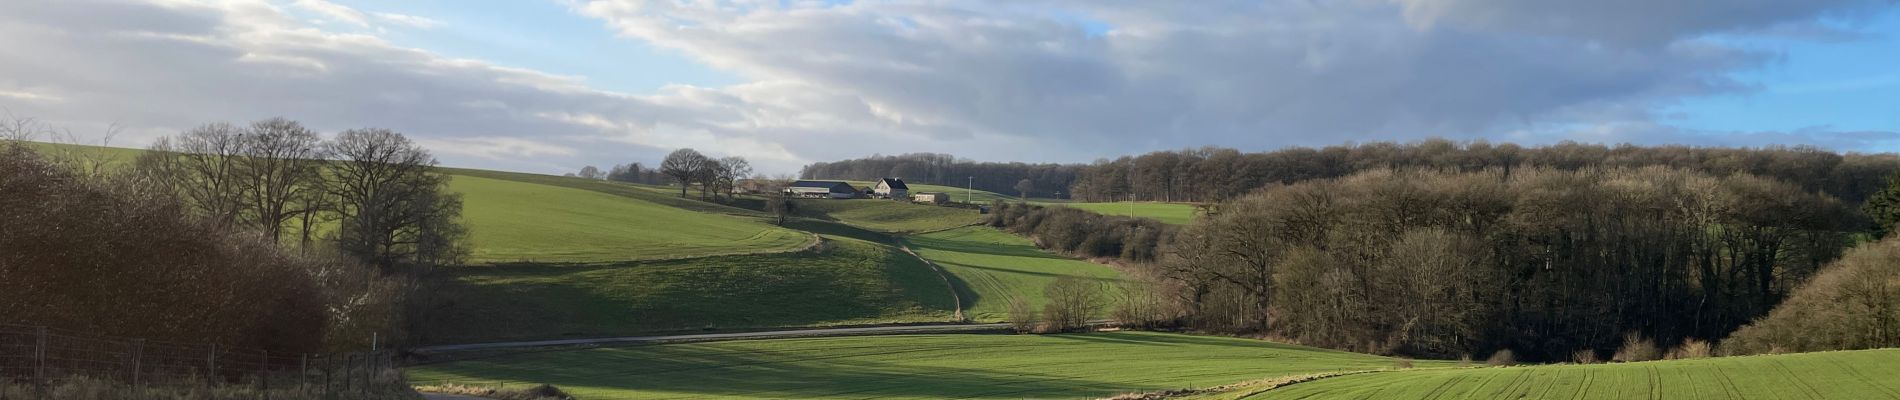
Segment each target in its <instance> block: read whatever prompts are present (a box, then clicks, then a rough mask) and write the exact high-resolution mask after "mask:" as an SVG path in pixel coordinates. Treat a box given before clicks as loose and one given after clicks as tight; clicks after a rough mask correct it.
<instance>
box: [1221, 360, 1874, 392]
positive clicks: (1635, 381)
mask: <svg viewBox="0 0 1900 400" xmlns="http://www.w3.org/2000/svg"><path fill="white" fill-rule="evenodd" d="M1246 398H1248V399H1266V400H1272V399H1364V398H1405V399H1423V398H1438V399H1505V398H1510V399H1744V398H1776V399H1874V398H1887V399H1891V398H1900V349H1886V350H1865V351H1835V352H1820V353H1802V354H1782V355H1767V356H1745V357H1722V358H1703V359H1689V360H1673V361H1650V362H1639V363H1624V364H1588V365H1551V366H1529V367H1509V368H1457V369H1417V370H1408V371H1389V372H1377V373H1369V374H1358V375H1350V376H1341V377H1335V378H1326V379H1321V380H1317V381H1312V382H1306V383H1301V384H1298V385H1291V386H1287V387H1283V388H1279V389H1273V390H1268V391H1266V392H1264V393H1260V394H1258V395H1254V396H1251V397H1246Z"/></svg>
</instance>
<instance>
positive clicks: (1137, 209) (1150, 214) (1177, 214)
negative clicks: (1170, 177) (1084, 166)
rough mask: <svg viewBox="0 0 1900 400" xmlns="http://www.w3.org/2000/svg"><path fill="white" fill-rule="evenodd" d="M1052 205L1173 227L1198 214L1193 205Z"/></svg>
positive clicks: (1192, 220)
mask: <svg viewBox="0 0 1900 400" xmlns="http://www.w3.org/2000/svg"><path fill="white" fill-rule="evenodd" d="M1052 205H1061V206H1066V207H1075V208H1080V209H1084V210H1089V211H1094V212H1096V213H1098V214H1103V215H1126V216H1131V217H1143V218H1154V219H1156V220H1160V221H1161V222H1164V223H1169V224H1175V225H1187V224H1188V223H1190V222H1194V216H1195V214H1199V213H1200V210H1196V209H1195V208H1194V205H1193V204H1187V203H1153V202H1136V203H1127V202H1122V203H1059V204H1052Z"/></svg>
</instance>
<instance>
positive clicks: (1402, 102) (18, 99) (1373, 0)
mask: <svg viewBox="0 0 1900 400" xmlns="http://www.w3.org/2000/svg"><path fill="white" fill-rule="evenodd" d="M1896 6H1900V4H1897V3H1896V2H1895V1H1892V0H1788V1H1783V0H1677V1H1652V0H1602V1H1589V2H1579V1H1571V0H1328V1H1315V0H1255V1H1218V0H1208V1H1194V2H1158V1H1137V0H1094V1H1068V0H1014V1H982V0H972V1H801V0H731V1H695V0H660V1H642V0H509V1H474V0H470V1H459V0H383V1H368V0H211V1H191V0H65V1H51V0H0V10H5V12H0V117H5V118H31V119H34V120H36V121H39V122H42V123H45V124H48V125H51V126H55V127H58V128H61V129H62V130H63V132H66V134H64V135H62V138H63V139H62V140H63V141H68V142H78V143H86V144H108V145H112V146H120V147H143V146H145V145H147V144H149V143H151V142H152V141H153V140H154V139H156V138H158V137H162V136H166V135H174V134H177V133H178V132H180V131H183V130H185V129H189V128H191V127H193V126H196V125H200V124H204V123H208V122H216V121H231V122H245V121H251V120H257V119H264V118H269V117H277V116H282V117H286V118H290V119H294V120H298V121H301V122H303V123H304V124H306V125H308V126H310V127H312V128H315V129H317V130H319V131H322V132H325V133H329V134H333V133H335V132H340V131H342V130H345V129H353V128H363V127H379V128H389V129H393V130H396V131H399V132H402V133H404V134H406V135H407V136H409V137H411V138H412V139H414V140H416V141H417V142H418V143H420V144H422V145H423V146H425V147H427V148H429V149H430V150H431V151H432V152H433V153H434V154H435V155H436V156H437V157H438V158H439V159H441V161H442V162H443V164H444V165H450V166H458V167H473V168H488V169H501V170H513V171H525V172H539V173H563V172H572V171H575V170H578V169H579V168H581V167H582V166H586V165H596V166H600V167H602V168H605V167H607V166H611V165H614V164H622V163H630V162H641V163H643V164H646V165H654V164H656V163H657V162H658V160H659V159H660V158H661V157H663V156H664V155H665V154H666V153H667V152H669V151H671V150H673V149H676V148H681V147H691V148H695V149H698V150H700V151H701V152H703V153H708V154H710V155H714V156H742V157H746V158H747V159H749V160H751V161H752V163H753V164H754V165H755V167H756V168H757V169H758V170H759V171H760V172H762V173H771V174H776V173H794V172H796V171H797V170H798V168H799V167H800V166H802V165H805V164H808V163H811V162H817V161H833V160H839V159H846V158H856V157H863V156H869V155H873V154H886V155H890V154H902V153H912V152H931V153H949V154H954V155H957V156H960V157H964V158H969V159H974V160H981V161H1025V162H1079V163H1086V162H1091V161H1094V160H1097V159H1101V158H1114V157H1118V156H1121V155H1131V154H1139V153H1145V152H1149V151H1155V150H1171V149H1183V148H1196V147H1201V146H1207V145H1213V146H1223V147H1234V148H1239V149H1242V150H1247V151H1264V150H1272V149H1277V148H1282V147H1287V146H1325V145H1335V144H1344V143H1365V142H1372V141H1398V142H1407V141H1416V140H1421V139H1425V138H1433V137H1439V138H1447V139H1453V140H1460V141H1471V140H1487V141H1491V142H1515V143H1522V144H1528V145H1536V144H1548V143H1555V142H1560V141H1566V140H1569V141H1579V142H1588V143H1606V144H1617V143H1635V144H1645V145H1657V144H1686V145H1696V146H1767V145H1812V146H1819V147H1822V148H1827V149H1831V150H1836V151H1844V152H1887V151H1896V150H1900V12H1895V10H1894V8H1896Z"/></svg>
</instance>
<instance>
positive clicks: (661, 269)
mask: <svg viewBox="0 0 1900 400" xmlns="http://www.w3.org/2000/svg"><path fill="white" fill-rule="evenodd" d="M834 228H835V229H837V230H838V232H837V233H842V234H847V235H848V234H850V233H849V232H848V231H849V228H848V227H834ZM826 236H827V242H826V244H825V248H826V250H824V251H823V252H795V253H785V254H752V255H737V256H721V257H708V258H696V259H687V260H673V261H656V262H640V263H626V264H620V265H610V266H546V265H502V266H480V267H459V268H450V269H446V270H444V271H443V272H442V273H441V274H440V276H439V277H438V278H437V279H438V280H437V281H436V282H438V283H439V284H440V285H441V286H440V287H439V288H438V289H435V290H433V291H431V292H432V293H433V294H435V295H436V296H437V297H438V299H437V301H436V303H437V304H438V306H437V307H436V308H434V309H433V310H432V311H431V313H432V315H434V316H435V319H434V320H433V321H430V322H429V323H427V324H424V325H425V326H426V330H427V331H426V332H425V333H424V336H426V339H425V340H426V341H428V342H430V343H469V342H484V341H502V340H519V339H550V338H563V337H602V336H620V335H630V334H643V333H654V332H677V331H682V330H702V329H705V328H715V329H718V330H739V329H752V328H764V327H787V326H824V325H850V324H870V323H893V322H926V321H951V320H952V319H954V315H953V314H954V310H955V308H954V305H953V304H951V299H950V293H949V290H948V289H947V288H945V287H944V284H943V281H942V280H941V279H939V278H938V277H937V276H936V274H935V273H933V272H931V271H930V269H929V267H927V266H924V265H923V264H922V262H921V261H918V260H917V259H916V258H915V257H911V256H910V255H907V254H903V253H901V252H898V251H897V250H895V249H893V248H891V247H889V246H884V245H880V244H874V243H871V242H866V241H863V240H858V239H852V238H850V237H847V236H844V235H832V234H830V233H829V232H828V234H827V235H826ZM864 237H867V238H873V239H875V238H876V237H875V236H864Z"/></svg>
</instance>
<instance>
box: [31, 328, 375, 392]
mask: <svg viewBox="0 0 1900 400" xmlns="http://www.w3.org/2000/svg"><path fill="white" fill-rule="evenodd" d="M395 370H396V365H395V358H394V353H393V352H389V351H377V352H356V353H343V354H301V353H281V352H278V353H273V352H270V351H265V350H259V349H242V348H229V347H222V346H218V345H215V344H190V343H176V342H162V341H151V340H144V339H137V338H121V337H110V336H99V335H87V334H84V333H80V332H72V331H63V330H58V329H52V328H48V327H43V326H24V325H8V324H0V383H4V382H13V383H15V384H26V385H30V386H31V387H32V388H33V390H34V391H35V392H38V393H46V390H47V388H48V387H51V386H56V385H58V384H59V383H61V382H62V381H68V380H75V379H86V380H95V381H97V380H103V381H110V382H114V383H115V384H117V385H121V386H129V387H131V388H148V387H223V386H231V385H249V386H253V387H256V388H257V389H260V390H261V391H262V392H263V393H271V392H289V393H302V394H309V395H313V396H314V395H322V396H323V397H324V398H334V397H338V396H339V395H347V394H356V395H358V396H353V397H361V396H364V395H367V394H368V393H369V392H370V391H371V390H372V389H380V388H381V387H382V386H386V385H388V383H389V382H387V380H388V379H389V378H388V377H389V376H392V375H394V374H392V371H395ZM0 393H5V391H0ZM4 396H5V395H4V394H0V397H4Z"/></svg>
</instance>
